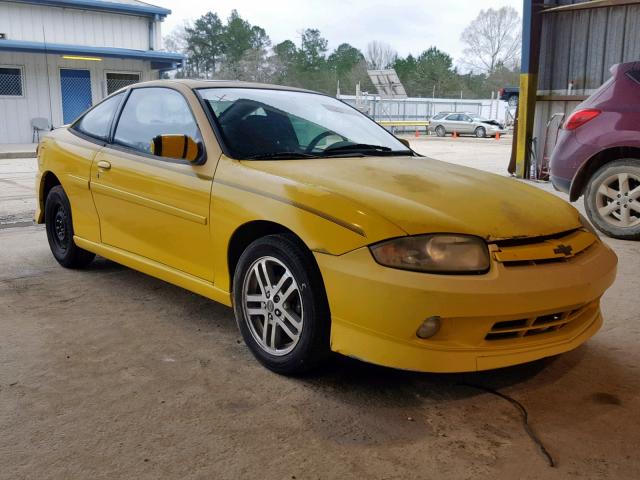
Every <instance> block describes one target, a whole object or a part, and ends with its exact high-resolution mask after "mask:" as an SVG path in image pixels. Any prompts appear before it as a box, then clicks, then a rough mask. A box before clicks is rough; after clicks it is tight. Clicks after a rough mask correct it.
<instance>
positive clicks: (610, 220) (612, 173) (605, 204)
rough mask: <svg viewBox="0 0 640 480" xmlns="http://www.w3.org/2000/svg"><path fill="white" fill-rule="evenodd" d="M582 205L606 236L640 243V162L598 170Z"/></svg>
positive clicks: (622, 162)
mask: <svg viewBox="0 0 640 480" xmlns="http://www.w3.org/2000/svg"><path fill="white" fill-rule="evenodd" d="M584 206H585V209H586V210H587V215H588V216H589V219H590V220H591V223H593V225H594V226H595V227H596V228H597V229H598V230H600V231H601V232H602V233H604V234H605V235H608V236H610V237H614V238H621V239H624V240H640V159H636V158H625V159H622V160H616V161H614V162H611V163H608V164H606V165H604V166H603V167H601V168H600V170H598V171H597V172H596V173H595V174H594V175H593V177H592V178H591V179H590V181H589V184H588V185H587V191H586V193H585V195H584Z"/></svg>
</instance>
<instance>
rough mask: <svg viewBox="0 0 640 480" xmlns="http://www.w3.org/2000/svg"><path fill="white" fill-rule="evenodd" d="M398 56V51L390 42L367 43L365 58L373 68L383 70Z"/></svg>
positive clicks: (390, 65) (391, 64)
mask: <svg viewBox="0 0 640 480" xmlns="http://www.w3.org/2000/svg"><path fill="white" fill-rule="evenodd" d="M396 58H398V52H396V51H395V50H394V49H393V47H392V46H391V45H389V44H386V43H382V42H378V41H373V42H369V44H368V45H367V53H366V54H365V59H366V60H367V66H368V67H369V68H370V69H371V70H383V69H385V68H390V67H392V66H393V63H394V62H395V61H396Z"/></svg>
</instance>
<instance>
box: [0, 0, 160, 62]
mask: <svg viewBox="0 0 640 480" xmlns="http://www.w3.org/2000/svg"><path fill="white" fill-rule="evenodd" d="M152 21H153V20H151V19H150V18H148V17H142V16H134V15H123V14H118V13H109V12H95V11H89V10H81V9H75V8H61V7H51V6H40V5H30V4H20V3H12V2H5V1H2V2H0V32H1V33H6V35H7V39H9V40H26V41H37V42H43V41H46V42H48V43H62V44H71V45H92V46H101V47H116V48H131V49H134V50H149V49H153V47H154V46H153V45H151V46H150V45H149V37H150V35H149V22H152ZM157 23H158V24H159V22H157ZM158 31H160V28H159V25H158ZM155 49H156V50H157V49H159V45H158V46H156V47H155Z"/></svg>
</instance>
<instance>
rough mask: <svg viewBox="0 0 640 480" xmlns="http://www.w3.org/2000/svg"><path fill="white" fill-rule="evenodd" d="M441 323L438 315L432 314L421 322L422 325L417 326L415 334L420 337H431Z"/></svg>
mask: <svg viewBox="0 0 640 480" xmlns="http://www.w3.org/2000/svg"><path fill="white" fill-rule="evenodd" d="M441 323H442V322H441V321H440V317H439V316H437V315H434V316H433V317H429V318H427V319H426V320H425V321H424V322H422V325H420V328H418V331H417V332H416V335H417V336H418V337H420V338H431V337H433V336H434V335H435V334H436V333H438V330H440V324H441Z"/></svg>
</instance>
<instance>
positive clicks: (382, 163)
mask: <svg viewBox="0 0 640 480" xmlns="http://www.w3.org/2000/svg"><path fill="white" fill-rule="evenodd" d="M242 163H243V164H244V165H245V166H249V167H251V168H253V169H257V170H260V171H263V172H265V173H268V174H271V175H277V176H279V177H283V178H286V179H288V180H289V181H293V182H295V183H297V184H298V185H299V186H300V187H301V193H302V192H303V191H304V186H306V187H308V188H309V189H310V191H317V190H318V189H322V190H324V191H328V193H330V194H334V195H337V196H340V197H343V198H344V197H346V198H348V199H349V200H350V201H351V202H349V204H353V205H357V206H358V208H360V209H362V210H363V211H364V212H369V213H370V214H371V216H374V217H384V218H385V219H386V220H387V221H389V222H391V223H393V224H394V225H396V226H397V227H399V228H400V229H401V230H403V231H404V232H406V233H407V234H410V235H414V234H420V233H430V232H449V233H463V234H469V235H476V236H480V237H483V238H485V239H487V240H498V239H507V238H526V237H537V236H544V235H551V234H555V233H560V232H564V231H567V230H571V229H574V228H577V227H579V226H580V225H581V224H580V220H579V216H578V213H577V211H576V210H575V209H574V208H573V207H572V206H570V205H569V204H568V203H566V202H564V201H563V200H561V199H559V198H557V197H555V196H554V195H552V194H549V193H546V192H544V191H542V190H540V189H538V188H536V187H532V186H529V185H526V184H524V183H522V182H520V181H518V180H515V179H513V178H508V177H502V176H499V175H494V174H490V173H485V172H481V171H479V170H475V169H472V168H467V167H462V166H459V165H453V164H450V163H446V162H441V161H438V160H433V159H430V158H426V157H408V156H407V157H363V158H324V159H317V160H316V159H309V160H279V161H245V162H242ZM310 197H311V195H310ZM315 198H317V196H316V195H315V194H314V195H313V198H310V199H309V201H313V199H315ZM297 201H298V202H300V201H304V199H303V198H300V197H298V200H297ZM332 205H334V206H335V205H340V204H339V203H338V204H336V203H333V202H326V206H325V207H323V204H320V205H314V208H315V209H323V208H326V209H328V210H331V209H332V208H333V209H336V208H335V207H332ZM324 213H326V214H328V215H332V216H334V217H336V218H343V217H345V216H347V215H348V212H341V211H326V212H324Z"/></svg>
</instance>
